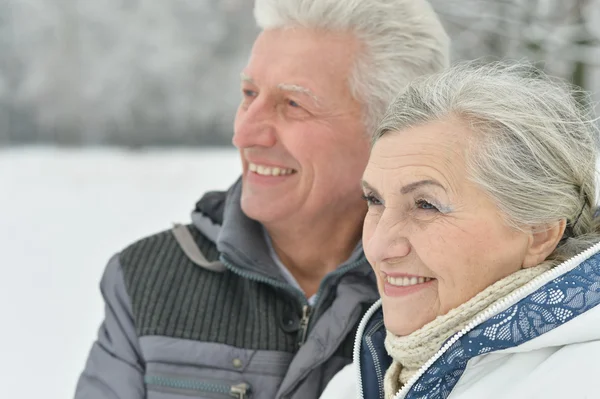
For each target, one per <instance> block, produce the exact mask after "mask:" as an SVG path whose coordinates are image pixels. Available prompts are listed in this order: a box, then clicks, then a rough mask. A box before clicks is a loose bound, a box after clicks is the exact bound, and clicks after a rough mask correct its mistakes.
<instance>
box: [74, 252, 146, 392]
mask: <svg viewBox="0 0 600 399" xmlns="http://www.w3.org/2000/svg"><path fill="white" fill-rule="evenodd" d="M100 291H101V293H102V296H103V298H104V303H105V316H104V321H103V322H102V325H101V326H100V330H99V331H98V338H97V340H96V342H94V344H93V345H92V349H91V350H90V353H89V355H88V359H87V363H86V365H85V369H84V370H83V372H82V373H81V376H80V377H79V381H78V383H77V387H76V390H75V399H100V398H102V399H142V398H144V397H145V387H144V365H143V361H142V356H141V352H140V347H139V342H138V337H137V334H136V331H135V326H134V321H133V316H132V310H131V301H130V299H129V295H128V294H127V291H126V289H125V281H124V279H123V272H122V268H121V264H120V261H119V257H118V255H115V256H114V257H113V258H112V259H111V260H110V261H109V263H108V266H107V267H106V270H105V272H104V275H103V277H102V280H101V283H100Z"/></svg>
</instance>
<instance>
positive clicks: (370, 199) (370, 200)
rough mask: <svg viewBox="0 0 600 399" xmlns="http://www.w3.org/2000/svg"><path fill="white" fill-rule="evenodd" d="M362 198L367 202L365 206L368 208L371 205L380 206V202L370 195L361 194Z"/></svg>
mask: <svg viewBox="0 0 600 399" xmlns="http://www.w3.org/2000/svg"><path fill="white" fill-rule="evenodd" d="M362 198H363V199H364V200H365V201H367V204H368V205H369V206H371V205H381V201H379V200H378V199H377V198H376V197H374V196H373V195H372V194H363V196H362Z"/></svg>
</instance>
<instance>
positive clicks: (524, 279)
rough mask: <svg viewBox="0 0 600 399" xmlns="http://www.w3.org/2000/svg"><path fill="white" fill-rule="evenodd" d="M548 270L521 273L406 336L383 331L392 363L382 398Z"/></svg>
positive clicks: (388, 397)
mask: <svg viewBox="0 0 600 399" xmlns="http://www.w3.org/2000/svg"><path fill="white" fill-rule="evenodd" d="M549 269H550V267H549V266H548V265H543V264H542V265H540V266H536V267H532V268H528V269H521V270H519V271H517V272H515V273H513V274H511V275H509V276H507V277H505V278H503V279H502V280H499V281H497V282H496V283H494V284H492V285H490V286H489V287H488V288H486V289H485V290H483V291H482V292H480V293H479V294H477V295H476V296H474V297H473V298H471V299H470V300H468V301H467V302H465V303H463V304H462V305H460V306H459V307H457V308H455V309H452V310H451V311H449V312H448V313H446V314H445V315H443V316H438V317H437V318H436V319H435V320H433V321H432V322H430V323H428V324H426V325H424V326H423V327H421V328H420V329H418V330H416V331H415V332H413V333H411V334H410V335H407V336H404V337H399V336H396V335H394V334H393V333H391V332H390V331H387V336H386V339H385V348H386V349H387V352H388V353H389V355H390V356H391V357H392V359H393V361H392V364H391V365H390V367H389V368H388V370H387V372H386V374H385V380H384V391H385V398H386V399H393V397H394V396H395V395H396V393H398V391H399V390H400V389H401V388H402V386H403V385H404V384H406V382H407V381H408V380H409V379H410V377H412V376H413V375H414V374H415V373H416V372H417V371H418V370H419V369H420V368H421V367H422V366H423V364H425V362H426V361H427V360H429V358H431V357H432V356H433V355H434V354H435V353H436V352H437V351H439V350H440V349H441V347H442V345H443V344H444V342H445V341H446V340H447V339H448V338H450V337H451V336H452V335H454V334H455V333H457V332H458V331H460V330H462V329H463V328H464V327H465V326H466V325H467V324H468V323H469V322H470V321H471V320H473V319H474V318H475V317H476V316H477V315H478V314H480V313H481V312H483V311H485V310H486V309H487V308H488V307H489V306H490V305H492V304H493V303H494V302H496V301H498V300H500V299H502V298H504V297H505V296H507V295H509V294H510V293H512V292H513V291H515V290H517V289H518V288H520V287H522V286H523V285H525V284H527V283H528V282H530V281H531V280H533V279H534V278H535V277H537V276H539V275H540V274H542V273H544V272H546V271H547V270H549Z"/></svg>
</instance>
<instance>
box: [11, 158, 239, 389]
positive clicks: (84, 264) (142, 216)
mask: <svg viewBox="0 0 600 399" xmlns="http://www.w3.org/2000/svg"><path fill="white" fill-rule="evenodd" d="M240 170H241V168H240V166H239V161H238V156H237V152H235V151H233V150H229V149H216V150H195V151H194V150H189V151H184V150H168V149H160V150H155V149H148V150H144V151H138V152H132V151H124V150H119V149H106V148H105V149H90V150H85V151H81V150H77V151H75V150H64V149H52V148H50V149H48V148H24V149H13V150H1V149H0V256H1V258H2V259H1V261H0V265H1V270H2V278H0V315H2V317H3V322H2V323H1V324H0V348H1V349H0V354H1V358H2V360H1V361H0V382H1V383H2V388H1V393H0V397H2V398H10V399H20V398H27V399H39V398H44V399H66V398H71V397H73V393H74V388H75V383H76V380H77V377H78V375H79V373H80V372H81V370H82V368H83V366H84V362H85V359H86V356H87V352H88V350H89V349H90V346H91V344H92V341H93V340H94V339H95V336H96V332H97V329H98V326H99V324H100V322H101V320H102V317H103V312H104V310H103V305H102V298H101V296H100V292H99V289H98V283H99V281H100V277H101V274H102V271H103V269H104V267H105V266H106V262H107V261H108V259H109V258H110V257H111V256H112V255H113V254H114V253H115V252H116V251H119V250H120V249H122V248H124V247H125V246H126V245H128V244H129V243H131V242H133V241H134V240H137V239H139V238H142V237H143V236H146V235H149V234H151V233H153V232H158V231H160V230H163V229H167V228H169V227H170V226H171V223H172V222H187V221H189V214H190V212H191V210H192V208H193V206H194V204H195V202H196V200H197V199H199V197H200V196H201V195H202V193H203V192H205V191H207V190H214V189H221V188H222V189H225V188H227V187H228V186H229V185H230V184H231V183H232V182H234V181H235V179H236V178H237V176H238V175H239V173H240Z"/></svg>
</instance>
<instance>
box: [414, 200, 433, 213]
mask: <svg viewBox="0 0 600 399" xmlns="http://www.w3.org/2000/svg"><path fill="white" fill-rule="evenodd" d="M415 205H416V206H417V208H419V209H423V210H427V211H437V210H438V209H437V207H436V206H435V205H433V204H431V203H430V202H428V201H426V200H424V199H420V200H417V201H415Z"/></svg>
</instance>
